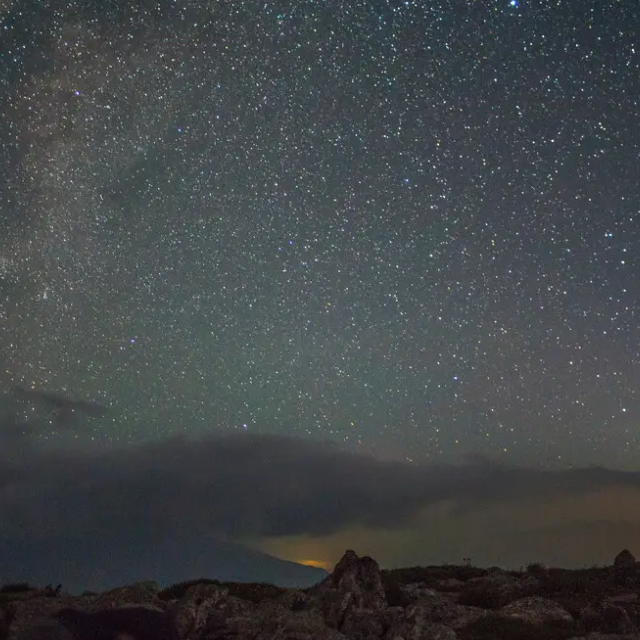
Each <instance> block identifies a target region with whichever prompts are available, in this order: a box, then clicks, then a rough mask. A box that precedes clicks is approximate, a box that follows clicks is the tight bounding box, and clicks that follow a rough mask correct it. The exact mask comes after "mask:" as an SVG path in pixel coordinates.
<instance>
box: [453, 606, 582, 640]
mask: <svg viewBox="0 0 640 640" xmlns="http://www.w3.org/2000/svg"><path fill="white" fill-rule="evenodd" d="M575 634H576V628H575V625H574V624H571V623H547V624H545V625H536V624H532V623H530V622H525V621H523V620H516V619H514V618H505V617H503V616H499V615H497V614H495V613H490V614H489V615H487V616H485V617H484V618H480V619H479V620H476V621H475V622H472V623H471V624H470V625H467V626H466V627H464V628H462V629H460V631H458V637H459V638H460V640H566V639H567V638H571V637H573V636H575Z"/></svg>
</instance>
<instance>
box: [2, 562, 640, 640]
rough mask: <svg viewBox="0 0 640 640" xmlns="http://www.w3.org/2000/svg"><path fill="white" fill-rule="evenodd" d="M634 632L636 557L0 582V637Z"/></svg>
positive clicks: (636, 637) (475, 636)
mask: <svg viewBox="0 0 640 640" xmlns="http://www.w3.org/2000/svg"><path fill="white" fill-rule="evenodd" d="M347 638H349V639H353V640H378V639H380V640H456V639H460V640H500V639H505V640H566V639H569V638H572V639H574V640H578V639H582V638H588V639H589V640H597V639H599V640H623V639H624V640H640V563H638V562H636V560H635V558H634V557H633V556H632V555H631V554H630V553H629V552H628V551H627V550H625V551H623V552H621V553H620V554H618V556H616V558H615V561H614V564H613V565H612V566H610V567H601V568H593V569H582V570H565V569H546V568H545V567H543V566H541V565H530V566H529V567H528V568H527V570H525V571H519V572H516V571H504V570H502V569H498V568H491V569H480V568H477V567H472V566H466V565H465V566H451V565H443V566H440V567H437V566H436V567H422V568H421V567H414V568H409V569H398V570H393V571H381V570H380V568H379V566H378V564H377V562H376V561H375V560H373V559H371V558H368V557H363V558H360V557H358V556H357V555H356V554H355V553H354V552H353V551H347V552H346V553H345V555H344V556H343V558H342V559H341V560H340V562H339V563H338V564H337V565H336V567H335V569H334V570H333V572H332V573H331V574H330V575H329V576H328V577H327V578H326V580H324V581H323V582H321V583H319V584H318V585H316V586H314V587H312V588H310V589H307V590H304V591H299V590H292V589H282V588H278V587H274V586H271V585H257V584H237V583H229V584H221V583H217V582H215V581H211V580H199V581H194V582H192V583H185V584H180V585H175V586H173V587H170V588H169V589H164V590H161V589H160V588H159V587H158V586H157V585H156V584H155V583H143V584H136V585H131V586H127V587H121V588H118V589H114V590H111V591H108V592H105V593H100V594H84V595H82V596H71V595H69V594H66V593H64V591H62V590H60V589H52V588H47V589H44V590H38V589H27V588H25V587H22V588H18V587H16V586H14V587H5V588H3V589H2V590H0V640H344V639H347Z"/></svg>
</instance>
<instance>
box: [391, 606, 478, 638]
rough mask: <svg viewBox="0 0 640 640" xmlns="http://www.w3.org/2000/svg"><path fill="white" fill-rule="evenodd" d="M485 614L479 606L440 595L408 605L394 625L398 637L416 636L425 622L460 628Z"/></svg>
mask: <svg viewBox="0 0 640 640" xmlns="http://www.w3.org/2000/svg"><path fill="white" fill-rule="evenodd" d="M484 615H486V611H485V610H484V609H481V608H479V607H467V606H464V605H460V604H456V603H454V602H451V601H449V600H447V599H445V598H443V597H441V596H437V597H434V598H425V599H424V600H420V601H419V602H416V603H414V604H412V605H410V606H408V607H407V608H406V610H405V612H404V615H403V616H401V617H400V619H399V620H398V622H397V623H396V625H395V627H394V631H395V633H396V635H397V636H398V637H400V636H406V637H414V636H416V637H418V636H419V635H420V634H419V633H418V630H419V629H420V628H422V627H424V625H425V624H426V623H427V622H433V623H437V624H442V625H445V626H447V627H450V628H451V629H456V630H457V629H462V628H463V627H466V626H467V625H469V624H471V623H472V622H475V621H476V620H477V619H478V618H481V617H483V616H484Z"/></svg>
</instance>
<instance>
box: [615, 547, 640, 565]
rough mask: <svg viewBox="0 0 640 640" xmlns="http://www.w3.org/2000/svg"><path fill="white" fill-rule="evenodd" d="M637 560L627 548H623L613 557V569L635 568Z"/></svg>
mask: <svg viewBox="0 0 640 640" xmlns="http://www.w3.org/2000/svg"><path fill="white" fill-rule="evenodd" d="M637 567H638V562H637V561H636V559H635V557H634V555H633V554H632V553H631V551H629V549H623V550H622V551H621V552H620V553H619V554H618V555H617V556H616V557H615V558H614V559H613V568H614V569H636V568H637Z"/></svg>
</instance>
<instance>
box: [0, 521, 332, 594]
mask: <svg viewBox="0 0 640 640" xmlns="http://www.w3.org/2000/svg"><path fill="white" fill-rule="evenodd" d="M131 542H132V543H135V541H131ZM127 546H128V548H127V549H122V548H114V545H113V544H110V543H109V540H101V539H100V536H99V532H96V536H95V538H93V539H86V537H85V538H83V539H78V540H59V541H58V542H57V543H56V542H53V544H52V540H51V538H47V541H46V542H43V543H42V545H40V544H38V543H37V542H35V541H32V542H25V543H23V545H21V546H20V548H15V545H12V548H9V546H8V545H7V544H6V543H5V541H3V540H0V583H3V584H6V583H15V582H29V583H31V584H53V583H55V584H59V583H62V585H63V587H64V589H65V591H68V592H71V593H80V592H82V591H84V590H91V591H101V590H104V589H109V588H112V587H116V586H119V585H123V584H128V583H133V582H138V581H145V580H155V581H156V582H158V583H159V584H160V585H162V586H168V585H171V584H175V583H177V582H183V581H186V580H192V579H195V578H203V577H204V578H212V579H218V580H222V581H233V582H268V583H272V584H276V585H279V586H283V587H308V586H311V585H313V584H316V583H317V582H319V581H321V580H323V579H324V578H325V577H326V576H327V572H326V571H325V570H324V569H318V568H315V567H308V566H305V565H301V564H298V563H295V562H289V561H287V560H281V559H280V558H276V557H274V556H270V555H267V554H265V553H261V552H259V551H256V550H254V549H250V548H248V547H246V546H243V545H241V544H238V543H234V542H230V541H226V540H219V539H213V538H212V539H205V540H202V541H201V542H200V544H195V543H194V541H193V540H189V543H188V544H180V543H179V542H175V543H172V542H170V541H163V542H161V543H159V544H157V545H153V546H150V545H149V544H148V543H146V544H145V543H142V544H141V545H140V547H139V548H136V547H135V545H134V544H132V545H131V546H129V545H127Z"/></svg>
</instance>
